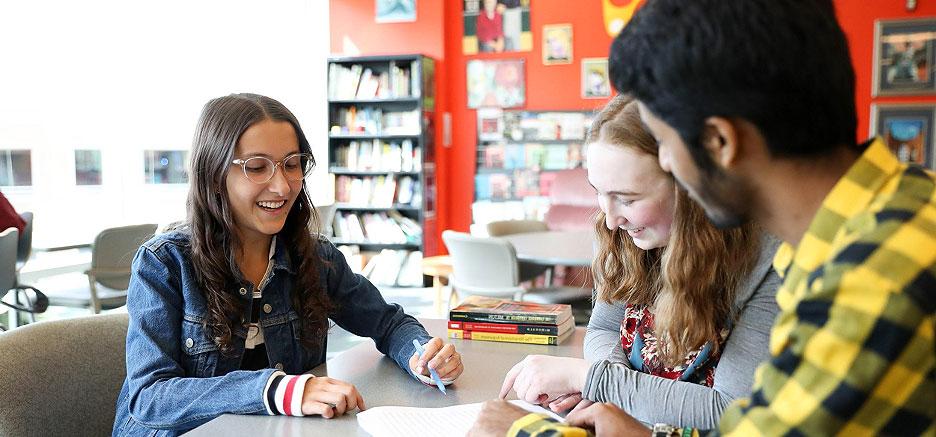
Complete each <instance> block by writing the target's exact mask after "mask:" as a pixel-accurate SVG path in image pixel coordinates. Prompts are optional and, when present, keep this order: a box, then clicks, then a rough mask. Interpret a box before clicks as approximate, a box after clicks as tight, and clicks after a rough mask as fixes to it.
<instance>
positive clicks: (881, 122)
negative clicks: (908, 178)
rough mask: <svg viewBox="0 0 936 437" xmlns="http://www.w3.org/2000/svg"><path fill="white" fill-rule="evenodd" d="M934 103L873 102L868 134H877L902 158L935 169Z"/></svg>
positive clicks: (935, 109) (935, 114)
mask: <svg viewBox="0 0 936 437" xmlns="http://www.w3.org/2000/svg"><path fill="white" fill-rule="evenodd" d="M934 126H936V103H934V104H872V105H871V135H872V136H874V135H877V136H880V137H881V138H883V139H884V142H885V143H886V144H887V146H888V147H890V149H891V150H892V151H893V152H894V154H895V155H897V157H898V158H899V159H900V160H901V161H902V162H907V163H913V164H920V165H922V166H924V167H929V168H933V169H936V163H934V158H933V152H934V149H936V147H934V144H936V138H934V136H933V128H934Z"/></svg>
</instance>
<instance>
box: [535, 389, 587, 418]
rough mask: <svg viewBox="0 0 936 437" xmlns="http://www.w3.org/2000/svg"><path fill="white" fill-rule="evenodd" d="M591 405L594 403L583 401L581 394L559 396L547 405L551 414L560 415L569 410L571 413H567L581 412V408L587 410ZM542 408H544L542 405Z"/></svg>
mask: <svg viewBox="0 0 936 437" xmlns="http://www.w3.org/2000/svg"><path fill="white" fill-rule="evenodd" d="M593 403H594V402H592V401H590V400H588V399H583V398H582V394H581V393H570V394H567V395H565V396H559V398H558V399H556V400H554V401H552V402H550V403H549V404H548V405H549V409H550V410H552V411H553V413H560V414H561V413H564V412H567V411H569V410H570V409H571V410H572V411H569V413H572V412H575V411H578V410H581V409H583V408H587V407H588V406H590V405H591V404H593ZM543 407H546V406H545V405H544V406H543Z"/></svg>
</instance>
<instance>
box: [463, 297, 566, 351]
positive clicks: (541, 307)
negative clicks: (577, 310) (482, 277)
mask: <svg viewBox="0 0 936 437" xmlns="http://www.w3.org/2000/svg"><path fill="white" fill-rule="evenodd" d="M574 327H575V319H574V317H572V307H571V306H569V305H565V304H538V303H531V302H516V301H511V300H506V299H496V298H491V297H483V296H470V297H468V298H467V299H465V300H464V301H463V302H462V303H461V305H458V306H457V307H455V308H454V309H452V310H451V311H450V312H449V322H448V336H449V338H458V339H464V340H483V341H501V342H508V343H529V344H547V345H557V344H560V343H562V341H563V340H565V338H566V337H568V336H569V335H571V333H572V331H573V328H574Z"/></svg>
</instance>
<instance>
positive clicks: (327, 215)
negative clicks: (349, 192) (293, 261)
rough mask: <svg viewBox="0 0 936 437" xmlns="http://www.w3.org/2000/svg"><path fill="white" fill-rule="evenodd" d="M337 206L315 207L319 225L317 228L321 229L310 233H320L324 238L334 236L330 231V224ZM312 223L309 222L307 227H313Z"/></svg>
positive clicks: (333, 219) (331, 204)
mask: <svg viewBox="0 0 936 437" xmlns="http://www.w3.org/2000/svg"><path fill="white" fill-rule="evenodd" d="M337 208H338V205H337V204H334V203H330V204H328V205H318V206H316V207H315V211H316V212H318V216H319V220H320V223H319V224H318V225H319V228H321V229H317V230H316V229H312V231H318V232H321V233H322V235H324V236H326V237H329V238H330V237H331V236H332V235H334V231H333V230H332V222H334V221H335V211H336V210H337ZM313 225H314V223H312V222H311V221H310V223H309V226H313Z"/></svg>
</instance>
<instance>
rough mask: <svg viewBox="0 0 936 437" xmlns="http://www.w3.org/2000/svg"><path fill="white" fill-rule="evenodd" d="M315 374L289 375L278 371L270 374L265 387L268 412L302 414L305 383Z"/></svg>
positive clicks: (264, 402) (270, 413)
mask: <svg viewBox="0 0 936 437" xmlns="http://www.w3.org/2000/svg"><path fill="white" fill-rule="evenodd" d="M314 377H315V376H313V375H309V374H305V375H287V374H286V373H284V372H281V371H276V372H273V374H272V375H270V379H269V380H268V381H267V383H266V386H265V387H264V389H263V406H264V407H266V411H267V414H269V415H271V416H274V415H281V416H302V415H303V414H302V395H303V393H304V392H305V384H306V381H308V380H309V379H310V378H314Z"/></svg>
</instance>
